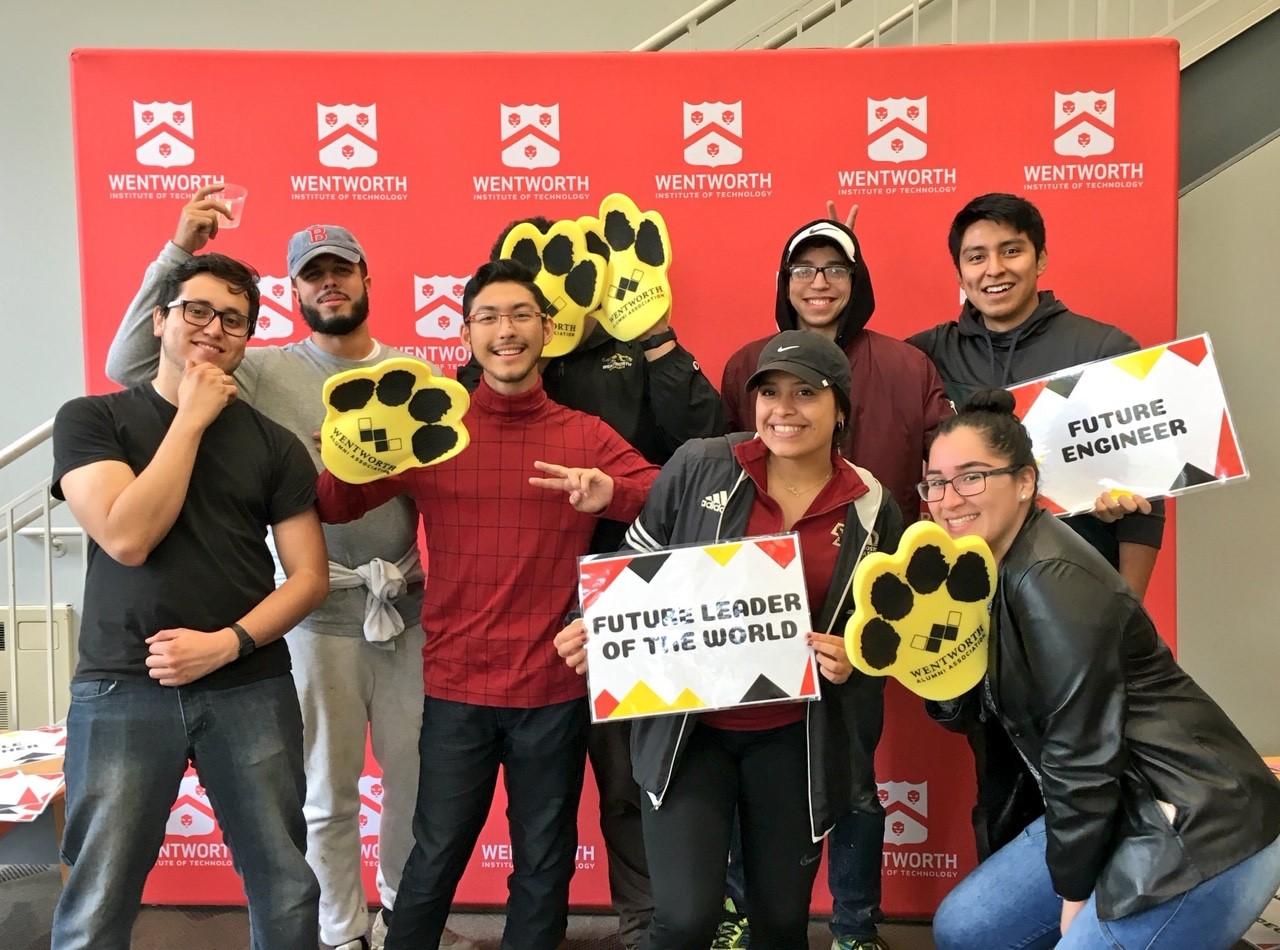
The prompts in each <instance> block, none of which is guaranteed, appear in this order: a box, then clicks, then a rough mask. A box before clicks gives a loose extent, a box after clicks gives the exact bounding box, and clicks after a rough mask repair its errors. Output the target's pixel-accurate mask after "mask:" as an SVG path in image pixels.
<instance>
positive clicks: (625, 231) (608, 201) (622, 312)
mask: <svg viewBox="0 0 1280 950" xmlns="http://www.w3.org/2000/svg"><path fill="white" fill-rule="evenodd" d="M578 223H579V224H580V225H582V227H583V230H584V231H586V232H587V249H588V250H594V251H597V252H598V253H603V254H604V256H605V257H606V258H607V260H608V262H609V264H608V272H607V276H606V279H605V288H604V302H603V304H602V305H601V308H600V309H601V311H602V312H601V313H598V314H596V315H595V316H596V319H597V320H599V321H600V324H601V326H603V327H604V328H605V329H606V330H607V331H609V333H610V334H612V335H613V336H615V337H617V338H618V339H619V340H624V341H626V340H634V339H635V338H636V337H638V336H640V335H642V334H643V333H644V332H645V331H646V330H648V329H649V328H650V327H652V326H653V325H654V324H655V323H657V322H658V321H659V320H661V319H662V318H663V317H665V316H666V315H667V313H668V312H669V311H670V310H671V282H670V281H669V280H668V279H667V268H668V267H670V266H671V239H670V237H668V235H667V224H666V222H665V221H663V220H662V215H661V214H659V213H658V212H657V211H645V212H642V211H641V210H640V209H639V208H638V207H636V203H635V202H634V201H632V200H631V199H630V198H628V197H627V196H626V195H623V194H618V193H614V194H611V195H607V196H606V197H605V199H604V201H602V202H600V216H599V217H598V218H591V217H583V218H579V219H578Z"/></svg>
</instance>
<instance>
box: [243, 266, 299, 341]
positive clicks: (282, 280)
mask: <svg viewBox="0 0 1280 950" xmlns="http://www.w3.org/2000/svg"><path fill="white" fill-rule="evenodd" d="M258 294H259V295H260V297H261V303H260V304H259V306H258V325H257V326H256V327H255V328H254V331H253V339H254V340H263V341H267V340H287V339H288V338H289V337H291V336H293V329H294V323H293V288H292V287H291V286H290V285H289V279H288V278H287V277H269V276H268V277H263V278H261V279H260V280H259V281H258Z"/></svg>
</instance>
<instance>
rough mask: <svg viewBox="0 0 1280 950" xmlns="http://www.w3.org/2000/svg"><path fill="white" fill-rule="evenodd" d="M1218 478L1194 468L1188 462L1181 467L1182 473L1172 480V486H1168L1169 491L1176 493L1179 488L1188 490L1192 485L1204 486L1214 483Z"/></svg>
mask: <svg viewBox="0 0 1280 950" xmlns="http://www.w3.org/2000/svg"><path fill="white" fill-rule="evenodd" d="M1217 480H1218V477H1217V476H1216V475H1210V474H1209V473H1208V472H1206V471H1205V470H1204V469H1202V468H1196V467H1195V466H1194V465H1192V464H1191V463H1190V462H1188V463H1187V464H1186V465H1184V466H1182V471H1180V472H1179V473H1178V477H1177V478H1175V479H1174V480H1173V484H1172V485H1170V486H1169V491H1177V490H1178V489H1179V488H1190V487H1191V486H1192V485H1205V484H1208V483H1209V482H1216V481H1217Z"/></svg>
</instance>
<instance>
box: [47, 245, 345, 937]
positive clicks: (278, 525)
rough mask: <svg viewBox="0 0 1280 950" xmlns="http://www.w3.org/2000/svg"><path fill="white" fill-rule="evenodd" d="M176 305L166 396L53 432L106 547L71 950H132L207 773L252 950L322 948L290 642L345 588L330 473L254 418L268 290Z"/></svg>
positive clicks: (70, 754) (71, 844) (203, 291)
mask: <svg viewBox="0 0 1280 950" xmlns="http://www.w3.org/2000/svg"><path fill="white" fill-rule="evenodd" d="M165 290H166V293H165V294H164V296H162V297H161V298H160V299H161V300H163V301H166V303H165V304H164V305H163V306H159V307H156V309H155V314H154V332H155V334H156V336H157V337H159V338H160V340H161V358H160V365H159V370H158V373H157V375H156V378H155V379H154V380H152V381H151V382H149V383H146V384H144V385H141V386H137V387H135V388H133V389H129V390H126V391H124V392H120V393H114V394H112V395H108V396H90V397H84V398H80V399H74V400H72V401H71V402H69V403H67V404H66V405H65V406H63V407H62V409H61V410H60V411H59V412H58V416H57V419H56V421H55V423H54V433H53V440H54V472H53V486H52V491H53V493H54V495H55V496H57V497H59V498H65V499H66V501H67V504H68V506H69V507H70V508H71V511H72V512H73V513H74V514H75V516H76V518H77V519H78V520H79V522H80V523H81V525H83V527H84V529H85V532H86V534H87V535H88V537H89V547H88V570H87V575H86V579H85V599H84V618H83V622H82V624H81V633H80V660H79V665H78V667H77V670H76V675H75V678H74V679H73V681H72V684H71V698H72V702H71V709H70V712H69V713H68V716H67V751H66V779H67V820H66V830H65V833H64V835H63V841H62V854H63V856H64V860H65V861H66V862H67V864H69V865H70V866H71V872H70V876H69V877H68V880H67V884H66V887H65V889H64V890H63V892H62V898H61V900H59V902H58V906H57V909H56V910H55V912H54V923H53V948H54V950H81V948H94V950H103V948H109V950H115V948H120V950H124V948H127V947H128V946H129V937H130V932H131V930H132V928H133V921H134V918H135V917H136V916H137V912H138V905H139V900H140V898H141V894H142V887H143V884H144V882H145V880H146V877H147V874H148V873H149V872H150V870H151V867H152V865H153V864H154V863H155V860H156V855H157V852H158V850H159V847H160V844H161V842H162V841H163V838H164V834H165V825H166V822H167V820H168V817H169V811H170V808H171V806H172V804H173V801H174V799H175V798H176V796H177V793H178V788H179V784H180V782H181V779H182V775H183V773H184V772H185V771H186V768H187V764H188V762H189V761H190V762H193V763H194V764H195V765H196V767H197V769H198V770H199V773H200V782H201V784H202V785H203V786H204V787H205V788H206V789H207V791H208V795H209V800H210V802H211V804H212V805H213V809H214V812H215V814H216V816H217V818H218V821H219V824H220V825H221V826H222V831H223V836H224V839H225V840H226V842H227V844H228V846H229V847H230V848H231V852H232V855H233V856H234V858H235V863H236V867H237V869H238V871H239V872H240V874H241V876H242V878H243V880H244V886H245V892H246V894H247V895H248V899H249V920H250V927H251V931H252V944H253V946H254V947H255V948H259V950H267V948H277V947H280V948H284V947H288V948H298V947H314V946H316V944H317V940H318V928H317V902H318V900H319V888H318V887H317V885H316V880H315V876H314V875H313V874H312V872H311V869H310V868H309V867H308V866H307V863H306V861H305V860H304V853H305V850H306V823H305V820H304V818H303V814H302V803H303V797H304V793H305V782H304V779H303V770H302V721H301V716H300V714H299V710H298V700H297V695H296V693H295V691H294V688H293V682H292V677H291V676H290V675H289V652H288V648H287V647H286V646H285V643H284V641H283V640H281V639H280V637H281V636H282V635H283V634H284V633H285V632H286V631H288V630H289V629H291V628H292V627H293V626H294V625H295V624H296V623H297V622H298V621H299V620H301V619H302V617H304V616H305V615H306V614H307V613H308V612H309V611H310V610H312V609H313V608H314V607H315V606H316V605H317V604H319V603H320V601H321V600H323V599H324V596H325V594H326V593H327V591H328V563H327V559H326V555H325V548H324V537H323V535H322V533H321V530H320V524H319V520H318V519H317V517H316V514H315V508H314V502H315V492H314V487H313V484H314V480H315V469H314V467H313V466H312V464H311V461H310V458H309V457H308V456H307V453H306V450H305V449H304V447H303V446H302V444H301V443H300V442H299V441H298V440H297V438H296V437H295V436H293V435H292V434H290V433H289V432H288V431H287V430H285V429H283V428H282V427H281V426H279V425H277V424H276V423H274V422H272V421H271V420H269V419H267V418H266V417H265V416H263V415H261V414H260V413H258V412H257V411H255V410H254V409H252V408H250V407H249V406H248V405H247V404H245V403H243V402H240V401H237V400H236V385H235V382H234V381H233V380H232V378H231V376H230V375H229V374H230V373H231V371H232V370H234V369H235V367H236V366H237V365H238V364H239V362H240V360H241V359H242V357H243V356H244V349H245V344H246V342H247V340H248V336H249V335H250V334H251V333H252V331H253V326H254V321H255V320H256V318H257V311H258V290H257V274H255V273H254V272H253V271H252V270H251V269H250V268H248V267H246V266H245V265H243V264H241V263H239V262H238V261H233V260H231V259H230V258H227V257H223V256H222V255H218V254H208V255H204V256H201V257H196V258H193V259H192V260H191V261H189V262H186V263H184V264H182V265H181V266H179V267H178V268H177V270H176V271H175V272H174V274H173V276H172V278H171V283H170V286H168V287H166V288H165ZM268 527H270V528H271V530H272V532H273V534H274V537H275V544H276V549H277V551H278V552H279V555H280V560H281V563H282V564H283V565H284V568H285V573H286V574H287V580H286V581H285V582H284V583H283V584H282V585H281V586H280V587H279V588H278V589H277V588H276V587H275V584H274V580H273V574H274V568H273V564H272V558H271V554H270V552H269V550H268V548H267V545H266V531H267V529H268Z"/></svg>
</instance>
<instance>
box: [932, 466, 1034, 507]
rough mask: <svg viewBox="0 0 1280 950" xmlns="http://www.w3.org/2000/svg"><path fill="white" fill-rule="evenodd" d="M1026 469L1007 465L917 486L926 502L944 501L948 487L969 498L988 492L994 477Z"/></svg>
mask: <svg viewBox="0 0 1280 950" xmlns="http://www.w3.org/2000/svg"><path fill="white" fill-rule="evenodd" d="M1024 468H1026V465H1025V464H1024V465H1007V466H1005V467H1004V468H988V469H977V470H975V471H972V472H961V473H960V474H959V475H957V476H955V477H954V478H926V479H925V480H924V481H922V482H920V483H919V484H918V485H916V491H917V492H919V493H920V497H921V498H923V499H924V500H925V501H942V499H943V498H944V497H945V496H946V494H947V486H948V485H950V486H951V487H952V488H954V489H955V490H956V494H957V495H960V496H962V497H965V498H968V497H971V496H973V495H981V494H982V493H983V492H984V491H986V490H987V479H988V478H990V477H991V476H992V475H1012V474H1014V473H1015V472H1020V471H1022V469H1024Z"/></svg>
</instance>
